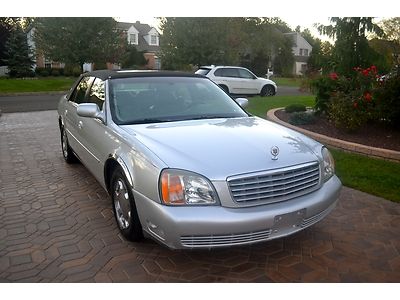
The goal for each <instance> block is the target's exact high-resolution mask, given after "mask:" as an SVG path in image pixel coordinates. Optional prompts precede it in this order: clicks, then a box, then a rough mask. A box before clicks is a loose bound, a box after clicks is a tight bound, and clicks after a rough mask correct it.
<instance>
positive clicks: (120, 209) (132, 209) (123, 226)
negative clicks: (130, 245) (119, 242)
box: [111, 168, 143, 241]
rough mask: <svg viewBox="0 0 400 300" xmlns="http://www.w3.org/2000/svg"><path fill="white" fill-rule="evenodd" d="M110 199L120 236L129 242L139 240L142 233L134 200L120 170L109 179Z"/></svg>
mask: <svg viewBox="0 0 400 300" xmlns="http://www.w3.org/2000/svg"><path fill="white" fill-rule="evenodd" d="M111 198H112V200H113V209H114V215H115V219H116V221H117V225H118V228H119V230H120V231H121V233H122V235H123V236H124V237H125V238H126V239H128V240H130V241H139V240H141V239H142V238H143V231H142V226H141V224H140V220H139V216H138V213H137V210H136V205H135V200H134V199H133V195H132V191H131V190H130V188H129V185H128V183H127V180H126V178H125V175H124V174H123V172H122V171H121V169H120V168H117V169H116V170H115V171H114V174H113V176H112V178H111Z"/></svg>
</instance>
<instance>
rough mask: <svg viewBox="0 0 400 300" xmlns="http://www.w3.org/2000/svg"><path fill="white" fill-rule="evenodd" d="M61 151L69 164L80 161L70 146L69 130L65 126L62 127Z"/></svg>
mask: <svg viewBox="0 0 400 300" xmlns="http://www.w3.org/2000/svg"><path fill="white" fill-rule="evenodd" d="M61 152H62V154H63V157H64V160H65V161H66V162H67V163H68V164H73V163H76V162H78V158H77V157H76V156H75V154H74V151H72V148H71V147H70V146H69V143H68V137H67V132H66V131H65V129H64V127H61Z"/></svg>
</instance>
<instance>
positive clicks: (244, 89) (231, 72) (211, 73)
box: [196, 65, 277, 96]
mask: <svg viewBox="0 0 400 300" xmlns="http://www.w3.org/2000/svg"><path fill="white" fill-rule="evenodd" d="M196 74H201V75H204V76H207V77H208V78H210V79H211V80H212V81H214V82H215V83H216V84H218V85H219V86H220V87H221V88H222V89H223V90H224V91H225V92H227V93H229V94H237V95H260V96H273V95H275V94H276V91H277V86H276V83H275V82H273V81H272V80H269V79H265V78H260V77H257V76H256V75H254V74H253V73H252V72H251V71H249V70H248V69H246V68H242V67H231V66H213V65H212V66H202V67H200V68H199V69H198V70H197V71H196Z"/></svg>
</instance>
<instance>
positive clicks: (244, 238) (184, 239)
mask: <svg viewBox="0 0 400 300" xmlns="http://www.w3.org/2000/svg"><path fill="white" fill-rule="evenodd" d="M270 235H271V229H267V230H262V231H256V232H249V233H241V234H230V235H195V236H181V243H182V245H183V246H186V247H191V248H195V247H216V246H221V247H222V246H231V245H243V244H250V243H255V242H261V241H264V240H267V239H268V238H269V236H270Z"/></svg>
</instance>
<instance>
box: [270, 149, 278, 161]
mask: <svg viewBox="0 0 400 300" xmlns="http://www.w3.org/2000/svg"><path fill="white" fill-rule="evenodd" d="M271 154H272V157H271V159H272V160H277V159H278V155H279V148H278V147H277V146H273V147H272V148H271Z"/></svg>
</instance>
